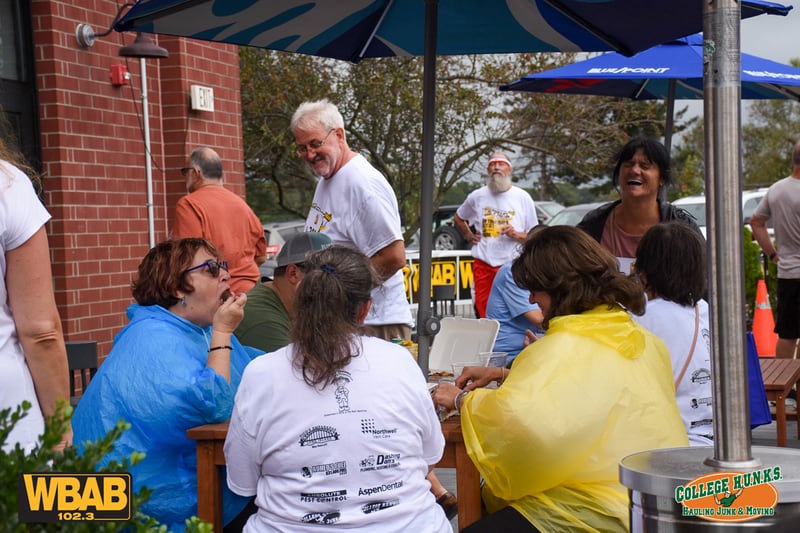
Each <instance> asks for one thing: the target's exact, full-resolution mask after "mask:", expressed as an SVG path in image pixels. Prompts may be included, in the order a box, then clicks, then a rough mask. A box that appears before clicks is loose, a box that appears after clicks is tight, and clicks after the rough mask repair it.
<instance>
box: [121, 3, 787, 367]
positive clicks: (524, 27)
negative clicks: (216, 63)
mask: <svg viewBox="0 0 800 533" xmlns="http://www.w3.org/2000/svg"><path fill="white" fill-rule="evenodd" d="M789 10H791V7H786V6H783V5H780V4H776V3H773V2H765V1H762V0H743V1H742V3H741V16H742V18H747V17H752V16H756V15H760V14H763V13H769V14H776V15H784V16H785V15H787V14H788V12H789ZM702 28H703V2H700V1H699V0H669V1H658V2H657V1H650V2H644V1H642V0H602V1H598V0H505V1H492V2H489V1H486V0H138V1H137V2H136V4H135V5H134V6H133V7H132V8H131V9H130V10H129V11H128V12H127V13H126V14H125V16H124V17H122V19H121V20H119V21H118V22H117V23H116V24H115V25H114V29H116V30H117V31H139V32H145V33H156V34H163V35H176V36H181V37H191V38H194V39H202V40H207V41H218V42H225V43H230V44H237V45H246V46H254V47H260V48H268V49H272V50H282V51H288V52H296V53H301V54H308V55H314V56H320V57H330V58H336V59H344V60H348V61H352V62H358V61H360V60H361V59H363V58H368V57H391V56H424V57H425V65H424V74H423V104H422V191H421V198H422V200H421V202H420V224H421V227H423V228H430V227H431V224H432V219H433V183H434V169H433V155H434V145H433V140H434V135H433V134H434V117H435V115H436V113H435V111H436V103H435V97H436V68H435V67H436V56H437V55H449V54H479V53H480V54H489V53H516V52H559V51H560V52H568V51H607V50H619V51H621V52H623V53H625V54H633V53H635V52H637V51H639V50H644V49H645V48H648V47H650V46H653V45H655V44H658V43H661V42H664V41H668V40H670V39H675V38H678V37H681V36H684V35H688V34H691V33H696V32H698V31H700V30H702ZM432 248H433V246H432V239H431V232H430V231H423V232H421V233H420V270H421V271H422V272H429V271H430V269H431V250H432ZM430 285H431V280H430V278H429V277H428V276H421V277H420V284H419V303H418V305H419V313H418V317H417V333H418V336H419V362H420V366H421V367H422V369H423V371H424V372H427V370H428V348H429V346H430V341H431V339H432V338H433V335H434V334H435V333H436V332H437V331H438V321H437V320H436V319H435V318H433V317H432V316H431V309H430V288H431V287H430Z"/></svg>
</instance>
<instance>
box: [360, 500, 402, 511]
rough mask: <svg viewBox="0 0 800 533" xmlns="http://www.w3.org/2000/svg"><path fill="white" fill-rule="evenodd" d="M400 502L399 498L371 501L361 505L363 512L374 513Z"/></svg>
mask: <svg viewBox="0 0 800 533" xmlns="http://www.w3.org/2000/svg"><path fill="white" fill-rule="evenodd" d="M398 503H400V500H398V499H394V500H386V501H382V502H369V503H365V504H364V505H362V506H361V512H362V513H364V514H369V513H374V512H375V511H380V510H383V509H388V508H389V507H394V506H395V505H397V504H398Z"/></svg>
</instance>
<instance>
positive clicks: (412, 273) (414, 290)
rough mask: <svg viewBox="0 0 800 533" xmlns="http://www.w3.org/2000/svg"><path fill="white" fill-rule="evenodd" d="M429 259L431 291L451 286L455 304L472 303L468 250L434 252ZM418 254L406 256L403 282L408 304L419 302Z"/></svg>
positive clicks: (470, 256) (470, 265) (470, 268)
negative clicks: (439, 287)
mask: <svg viewBox="0 0 800 533" xmlns="http://www.w3.org/2000/svg"><path fill="white" fill-rule="evenodd" d="M432 256H433V257H432V258H431V273H430V276H431V290H433V287H434V286H435V285H451V286H452V287H453V294H454V296H455V300H456V302H460V303H465V302H470V301H472V282H473V279H472V263H473V259H472V255H471V254H470V252H469V250H453V251H443V250H435V251H434V252H433V254H432ZM421 275H422V274H421V272H420V270H419V252H408V253H407V254H406V266H404V267H403V281H404V283H405V289H406V299H407V300H408V303H410V304H416V303H417V301H418V300H419V280H420V276H421Z"/></svg>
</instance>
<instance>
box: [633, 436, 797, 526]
mask: <svg viewBox="0 0 800 533" xmlns="http://www.w3.org/2000/svg"><path fill="white" fill-rule="evenodd" d="M713 455H714V448H713V447H702V446H700V447H690V448H667V449H662V450H650V451H646V452H640V453H636V454H633V455H629V456H627V457H625V458H623V459H622V461H621V462H620V482H621V483H622V484H623V485H624V486H625V487H627V488H628V494H629V496H630V520H631V529H630V530H631V532H632V533H643V532H648V533H650V532H681V533H694V532H698V533H699V532H704V533H705V532H707V531H716V530H718V529H724V530H725V531H747V532H753V531H770V532H786V533H788V532H795V531H798V530H799V528H800V450H796V449H787V448H773V447H769V446H753V447H752V455H753V458H754V459H755V460H756V461H758V462H760V464H761V466H762V467H771V466H780V467H781V480H779V481H776V482H773V483H772V485H773V486H774V487H775V488H776V489H777V491H778V503H777V505H776V506H775V512H774V514H773V515H772V516H761V517H759V518H755V519H753V520H749V521H743V522H713V521H709V520H706V519H703V518H699V517H697V516H684V515H683V506H682V505H681V504H680V503H678V502H677V501H676V500H675V489H676V488H677V487H678V486H680V485H685V484H687V483H689V482H690V481H692V480H693V479H695V478H698V477H700V476H703V475H706V474H713V473H715V472H720V471H721V470H719V469H716V468H713V467H711V466H708V465H706V464H704V461H705V460H706V459H707V458H708V457H712V456H713Z"/></svg>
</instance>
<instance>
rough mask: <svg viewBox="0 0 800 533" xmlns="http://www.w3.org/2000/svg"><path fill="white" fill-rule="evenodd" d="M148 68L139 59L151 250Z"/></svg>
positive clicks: (152, 228) (152, 233)
mask: <svg viewBox="0 0 800 533" xmlns="http://www.w3.org/2000/svg"><path fill="white" fill-rule="evenodd" d="M146 68H147V66H146V64H145V60H144V58H143V57H142V58H139V69H140V70H141V73H142V117H143V119H144V120H143V124H144V168H145V176H146V182H147V233H148V236H149V243H150V248H153V247H154V246H155V245H156V229H155V213H154V211H153V167H152V164H151V161H150V158H151V154H150V105H149V103H148V100H147V70H146Z"/></svg>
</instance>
